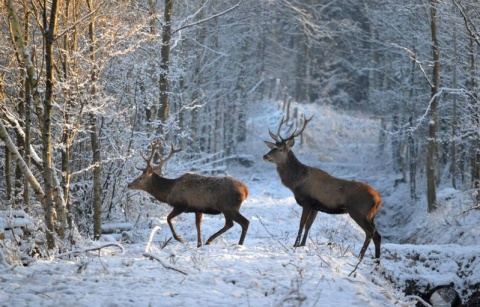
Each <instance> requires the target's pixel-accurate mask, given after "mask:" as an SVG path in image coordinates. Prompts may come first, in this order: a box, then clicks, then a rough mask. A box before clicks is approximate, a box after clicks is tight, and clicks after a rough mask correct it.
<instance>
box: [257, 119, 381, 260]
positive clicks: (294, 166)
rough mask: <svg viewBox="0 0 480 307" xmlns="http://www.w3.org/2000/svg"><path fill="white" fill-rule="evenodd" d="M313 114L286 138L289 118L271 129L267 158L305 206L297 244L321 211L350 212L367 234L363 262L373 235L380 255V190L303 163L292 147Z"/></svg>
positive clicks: (360, 256)
mask: <svg viewBox="0 0 480 307" xmlns="http://www.w3.org/2000/svg"><path fill="white" fill-rule="evenodd" d="M312 118H313V116H312V117H310V118H309V119H306V117H305V116H304V117H303V125H302V127H301V128H300V130H298V131H297V129H295V130H294V131H293V133H292V134H291V135H290V136H288V137H286V138H283V137H282V136H281V135H280V131H281V128H282V125H283V124H285V122H286V120H285V118H282V120H281V121H280V125H279V126H278V130H277V133H276V134H273V133H272V132H271V131H270V130H268V132H269V134H270V136H271V137H272V139H273V140H274V141H275V143H272V142H268V141H265V144H266V145H267V146H268V147H269V148H270V149H271V150H270V152H268V153H267V154H266V155H265V156H264V157H263V159H264V160H265V161H268V162H273V163H275V164H276V166H277V171H278V174H279V175H280V179H281V181H282V183H283V184H284V185H285V186H286V187H287V188H289V189H290V190H291V191H292V192H293V194H294V196H295V200H296V202H297V203H298V204H299V205H300V206H301V207H302V208H303V209H302V216H301V218H300V227H299V229H298V234H297V238H296V240H295V245H294V246H295V247H298V246H305V243H306V240H307V237H308V232H309V231H310V227H311V226H312V223H313V221H314V220H315V217H316V216H317V213H318V211H321V212H324V213H328V214H342V213H348V214H349V215H350V217H351V218H352V219H353V220H354V221H355V222H356V223H357V224H358V225H359V226H360V227H361V228H362V229H363V231H365V235H366V238H365V242H364V243H363V246H362V249H361V250H360V254H359V256H358V257H359V263H360V262H361V261H362V259H363V257H364V256H365V252H366V250H367V248H368V245H369V244H370V241H371V240H372V239H373V242H374V244H375V258H380V244H381V236H380V234H379V233H378V231H377V230H376V228H375V225H374V223H373V220H374V217H375V215H376V214H377V212H378V210H379V209H380V207H381V203H382V198H381V197H380V194H379V193H378V192H377V191H375V190H374V189H373V188H372V187H370V186H369V185H367V184H365V183H362V182H357V181H350V180H344V179H340V178H336V177H333V176H331V175H330V174H328V173H327V172H325V171H323V170H321V169H318V168H315V167H310V166H307V165H305V164H303V163H301V162H300V161H299V160H298V159H297V157H295V155H294V153H293V151H292V150H291V149H292V147H293V145H294V144H295V138H296V137H298V136H300V135H301V134H302V133H303V131H304V130H305V127H306V126H307V124H308V123H309V122H310V121H311V120H312ZM304 229H305V232H304V234H303V239H302V232H303V230H304ZM357 266H358V264H357Z"/></svg>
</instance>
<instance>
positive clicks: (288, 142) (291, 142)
mask: <svg viewBox="0 0 480 307" xmlns="http://www.w3.org/2000/svg"><path fill="white" fill-rule="evenodd" d="M293 145H295V139H290V140H288V141H287V148H288V149H290V148H292V147H293Z"/></svg>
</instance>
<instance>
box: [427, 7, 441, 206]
mask: <svg viewBox="0 0 480 307" xmlns="http://www.w3.org/2000/svg"><path fill="white" fill-rule="evenodd" d="M436 3H437V0H430V17H431V22H430V30H431V32H432V56H433V84H432V87H431V91H432V94H431V106H430V122H429V125H428V149H427V202H428V212H432V211H433V210H434V209H435V203H436V200H437V194H436V186H435V166H436V165H435V163H436V155H437V141H436V133H437V129H438V95H437V94H438V90H439V86H440V51H439V45H438V28H437V8H436Z"/></svg>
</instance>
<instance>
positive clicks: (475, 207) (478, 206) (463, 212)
mask: <svg viewBox="0 0 480 307" xmlns="http://www.w3.org/2000/svg"><path fill="white" fill-rule="evenodd" d="M477 209H480V204H478V205H476V206H474V207H471V208H469V209H467V210H464V211H462V214H465V213H468V212H470V211H472V210H477Z"/></svg>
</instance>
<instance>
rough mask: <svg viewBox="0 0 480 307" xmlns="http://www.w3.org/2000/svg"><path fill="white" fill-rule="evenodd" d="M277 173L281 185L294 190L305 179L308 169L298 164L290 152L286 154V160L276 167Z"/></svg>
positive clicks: (300, 163)
mask: <svg viewBox="0 0 480 307" xmlns="http://www.w3.org/2000/svg"><path fill="white" fill-rule="evenodd" d="M277 171H278V174H279V175H280V179H281V180H282V183H283V184H284V185H285V186H287V187H288V188H290V189H294V188H295V187H296V186H298V185H299V184H301V183H302V182H303V181H304V180H305V178H307V173H308V168H307V166H306V165H305V164H303V163H302V162H300V161H299V160H298V159H297V157H295V154H294V153H293V152H292V151H289V152H288V155H287V159H285V161H284V162H283V163H281V164H278V165H277Z"/></svg>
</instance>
